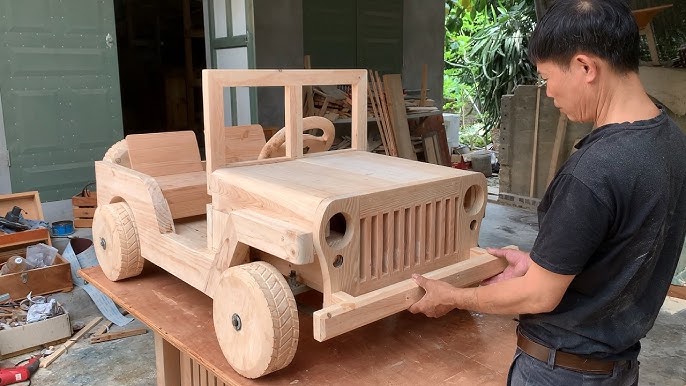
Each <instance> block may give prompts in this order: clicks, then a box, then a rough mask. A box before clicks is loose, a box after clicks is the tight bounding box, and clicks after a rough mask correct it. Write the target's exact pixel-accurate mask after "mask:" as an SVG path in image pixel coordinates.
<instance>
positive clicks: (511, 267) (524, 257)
mask: <svg viewBox="0 0 686 386" xmlns="http://www.w3.org/2000/svg"><path fill="white" fill-rule="evenodd" d="M486 251H487V252H488V253H490V254H491V255H493V256H496V257H501V258H505V260H507V263H508V265H507V268H505V270H504V271H503V272H502V273H500V274H498V275H495V276H493V277H492V278H490V279H486V280H484V281H483V282H481V285H489V284H493V283H497V282H500V281H503V280H508V279H512V278H513V277H520V276H524V274H525V273H526V271H528V270H529V265H531V256H529V253H527V252H523V251H520V250H517V249H495V248H487V249H486Z"/></svg>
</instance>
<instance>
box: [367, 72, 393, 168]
mask: <svg viewBox="0 0 686 386" xmlns="http://www.w3.org/2000/svg"><path fill="white" fill-rule="evenodd" d="M377 76H378V75H377V74H375V73H373V72H371V73H370V74H369V79H370V80H371V89H372V96H373V99H374V100H375V101H376V105H377V108H376V109H377V112H376V113H375V115H376V114H377V113H378V116H377V118H378V119H377V120H378V122H380V125H379V130H381V131H382V132H381V133H380V134H381V137H382V138H385V139H384V141H385V143H384V147H386V148H387V149H386V154H388V155H390V156H393V157H397V156H398V150H397V149H396V146H395V137H394V136H393V129H392V126H391V123H390V120H389V117H388V110H387V108H386V105H385V103H383V101H382V98H384V95H383V91H382V90H381V87H382V86H381V84H380V82H378V81H377V79H376V78H377Z"/></svg>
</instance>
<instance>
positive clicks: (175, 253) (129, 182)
mask: <svg viewBox="0 0 686 386" xmlns="http://www.w3.org/2000/svg"><path fill="white" fill-rule="evenodd" d="M95 173H96V176H97V181H98V191H97V192H98V202H99V203H100V205H106V204H109V203H111V202H120V201H125V202H126V203H127V204H128V205H129V206H130V207H131V210H132V211H133V215H134V222H135V224H136V225H135V226H136V230H137V231H138V236H139V239H140V246H141V254H142V255H143V257H144V258H145V259H146V260H150V261H151V262H153V263H154V264H156V265H158V266H161V267H164V269H165V270H167V271H169V272H170V273H172V274H173V275H175V276H177V277H181V278H183V279H184V281H186V282H187V283H188V284H190V285H191V286H193V287H195V288H197V289H199V290H201V291H202V290H204V289H205V285H206V281H207V276H208V273H209V271H210V267H211V264H212V261H213V259H214V255H213V254H212V253H210V251H208V249H207V248H204V249H197V247H196V245H195V244H193V243H190V244H187V243H183V238H182V237H180V236H178V235H176V234H175V233H174V231H175V229H174V223H173V220H172V215H171V211H170V209H169V205H168V204H167V201H166V200H165V198H164V197H163V196H162V191H161V190H160V188H159V185H158V184H157V182H156V181H155V179H153V178H152V177H149V176H147V175H144V174H142V173H140V172H137V171H135V170H132V169H128V168H125V167H122V166H119V165H116V164H112V163H110V162H103V161H98V162H96V163H95ZM123 187H125V188H123ZM93 236H94V237H97V235H93Z"/></svg>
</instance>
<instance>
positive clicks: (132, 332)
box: [90, 328, 148, 344]
mask: <svg viewBox="0 0 686 386" xmlns="http://www.w3.org/2000/svg"><path fill="white" fill-rule="evenodd" d="M147 333H148V329H147V328H133V329H129V330H122V331H115V332H110V333H106V334H97V335H94V336H92V337H91V339H90V343H91V344H93V343H102V342H109V341H110V340H116V339H123V338H128V337H130V336H136V335H143V334H147Z"/></svg>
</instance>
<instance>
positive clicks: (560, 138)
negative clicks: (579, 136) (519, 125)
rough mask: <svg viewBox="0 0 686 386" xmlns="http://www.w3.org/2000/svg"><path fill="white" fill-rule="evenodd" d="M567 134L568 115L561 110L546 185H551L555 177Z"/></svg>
mask: <svg viewBox="0 0 686 386" xmlns="http://www.w3.org/2000/svg"><path fill="white" fill-rule="evenodd" d="M566 134H567V115H565V114H564V113H563V112H561V111H560V118H559V119H558V121H557V132H556V133H555V144H554V145H553V155H552V157H551V158H550V169H548V181H547V182H546V186H547V185H550V182H551V181H552V180H553V177H555V172H557V169H558V168H559V165H560V150H561V149H562V144H563V143H564V142H565V136H566Z"/></svg>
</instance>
